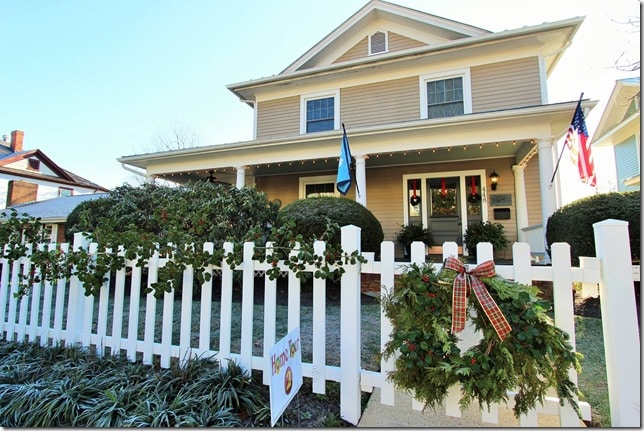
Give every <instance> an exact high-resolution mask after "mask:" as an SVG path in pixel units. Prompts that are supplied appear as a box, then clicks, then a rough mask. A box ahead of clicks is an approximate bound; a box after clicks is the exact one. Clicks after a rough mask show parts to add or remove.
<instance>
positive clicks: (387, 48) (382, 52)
mask: <svg viewBox="0 0 644 431" xmlns="http://www.w3.org/2000/svg"><path fill="white" fill-rule="evenodd" d="M376 33H384V35H385V50H384V51H380V52H372V51H371V36H373V35H374V34H376ZM367 45H368V46H369V55H378V54H385V53H387V52H389V32H388V31H387V30H381V29H378V30H376V31H374V32H373V33H371V34H370V35H369V40H367Z"/></svg>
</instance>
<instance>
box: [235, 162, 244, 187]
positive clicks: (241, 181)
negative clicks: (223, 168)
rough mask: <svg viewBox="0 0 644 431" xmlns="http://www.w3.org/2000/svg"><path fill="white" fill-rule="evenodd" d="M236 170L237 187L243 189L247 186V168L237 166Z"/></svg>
mask: <svg viewBox="0 0 644 431" xmlns="http://www.w3.org/2000/svg"><path fill="white" fill-rule="evenodd" d="M235 170H237V183H236V184H235V187H237V188H238V189H241V188H242V187H244V186H245V185H246V166H237V167H235Z"/></svg>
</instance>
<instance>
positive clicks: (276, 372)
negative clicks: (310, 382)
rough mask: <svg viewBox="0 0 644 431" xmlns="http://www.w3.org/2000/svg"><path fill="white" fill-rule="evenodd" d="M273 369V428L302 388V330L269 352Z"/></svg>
mask: <svg viewBox="0 0 644 431" xmlns="http://www.w3.org/2000/svg"><path fill="white" fill-rule="evenodd" d="M269 366H270V367H271V382H270V386H269V388H270V398H271V400H270V401H271V426H275V423H276V422H277V419H279V417H280V416H281V415H282V413H284V410H286V407H287V406H288V404H289V403H290V402H291V400H292V399H293V398H294V397H295V394H297V392H298V391H299V390H300V387H301V386H302V349H301V344H300V328H299V327H297V328H295V329H293V330H292V331H291V332H289V333H288V334H287V335H286V336H285V337H284V338H282V339H281V340H280V341H278V342H277V343H276V344H275V346H273V348H272V349H271V350H270V352H269Z"/></svg>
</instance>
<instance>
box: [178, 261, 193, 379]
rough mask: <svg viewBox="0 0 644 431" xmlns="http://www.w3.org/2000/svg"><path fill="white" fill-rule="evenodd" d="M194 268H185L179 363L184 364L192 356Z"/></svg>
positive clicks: (189, 266) (188, 266)
mask: <svg viewBox="0 0 644 431" xmlns="http://www.w3.org/2000/svg"><path fill="white" fill-rule="evenodd" d="M193 281H194V269H193V268H192V265H187V266H186V269H184V270H183V283H182V291H181V320H180V321H179V363H180V364H181V366H184V365H185V364H186V363H187V361H188V360H189V359H190V356H191V352H192V350H191V348H190V337H191V329H192V290H193V289H192V283H193Z"/></svg>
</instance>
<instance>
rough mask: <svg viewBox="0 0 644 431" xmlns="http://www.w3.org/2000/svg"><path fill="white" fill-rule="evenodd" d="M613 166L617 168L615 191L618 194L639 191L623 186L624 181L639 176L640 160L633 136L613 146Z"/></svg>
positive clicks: (637, 188) (634, 187) (632, 187)
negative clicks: (618, 192) (616, 190)
mask: <svg viewBox="0 0 644 431" xmlns="http://www.w3.org/2000/svg"><path fill="white" fill-rule="evenodd" d="M615 165H616V166H617V189H618V190H619V191H620V192H625V191H629V190H639V187H637V186H627V185H626V184H624V180H627V179H629V178H632V177H634V176H636V175H639V174H640V160H639V155H638V153H637V139H636V138H635V135H633V136H631V137H630V138H628V139H626V140H625V141H624V142H621V143H619V144H617V145H615Z"/></svg>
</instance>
